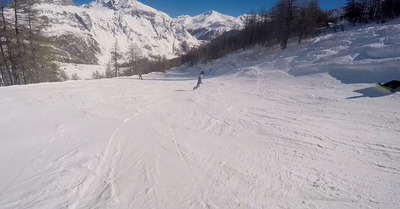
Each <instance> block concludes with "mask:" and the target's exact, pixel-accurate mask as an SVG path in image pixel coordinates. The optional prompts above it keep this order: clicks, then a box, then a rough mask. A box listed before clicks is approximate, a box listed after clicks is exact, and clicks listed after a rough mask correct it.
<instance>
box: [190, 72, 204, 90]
mask: <svg viewBox="0 0 400 209" xmlns="http://www.w3.org/2000/svg"><path fill="white" fill-rule="evenodd" d="M204 74H205V72H204V71H201V72H200V73H199V76H198V77H197V85H196V86H195V87H193V90H196V89H198V88H199V87H200V84H203V83H202V82H201V77H203V75H204Z"/></svg>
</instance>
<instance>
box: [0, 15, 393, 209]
mask: <svg viewBox="0 0 400 209" xmlns="http://www.w3.org/2000/svg"><path fill="white" fill-rule="evenodd" d="M398 34H400V24H399V21H397V22H396V21H392V22H389V23H387V24H385V25H374V24H372V25H366V26H363V27H359V28H347V30H346V31H345V32H343V33H342V32H341V33H337V34H326V35H321V36H320V37H318V38H315V39H313V40H311V41H310V42H309V43H305V44H302V45H300V46H299V45H291V46H289V47H288V49H286V50H284V51H280V52H275V53H273V52H269V51H266V50H265V49H263V48H256V49H253V50H249V51H244V52H241V53H237V54H234V55H231V56H229V57H227V58H224V59H221V60H218V61H216V62H214V63H210V64H208V65H205V66H203V67H202V68H201V69H202V70H204V71H206V77H205V78H204V79H203V83H204V84H203V85H202V86H201V87H200V88H199V89H198V90H197V91H192V90H191V89H192V87H193V86H194V85H195V84H196V82H197V79H196V74H197V73H198V72H199V70H200V69H199V68H189V67H181V68H178V69H175V70H172V71H170V72H168V73H165V74H163V73H154V74H150V75H144V76H143V77H144V80H138V79H137V77H127V78H116V79H104V80H91V81H71V82H64V83H47V84H37V85H28V86H12V87H2V88H0V95H1V97H0V129H1V131H0V143H1V144H0V167H1V172H0V208H2V209H9V208H49V209H51V208H71V209H74V208H123V209H125V208H273V209H274V208H385V209H386V208H389V209H391V208H393V209H395V208H400V93H399V92H397V93H394V94H387V93H385V92H381V91H378V90H377V89H375V88H374V87H373V86H374V82H385V81H388V80H391V79H400V63H399V62H400V37H399V36H398Z"/></svg>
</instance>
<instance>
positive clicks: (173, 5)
mask: <svg viewBox="0 0 400 209" xmlns="http://www.w3.org/2000/svg"><path fill="white" fill-rule="evenodd" d="M72 1H73V2H74V3H75V4H76V5H81V4H87V3H88V2H91V1H94V0H72ZM276 1H277V0H196V1H194V0H139V2H141V3H143V4H146V5H148V6H150V7H153V8H155V9H157V10H160V11H163V12H165V13H167V14H168V15H169V16H171V17H177V16H179V15H190V16H194V15H198V14H202V13H204V12H207V11H210V10H215V11H217V12H220V13H222V14H227V15H231V16H234V17H237V16H239V15H242V14H245V13H249V12H251V11H252V10H254V11H256V12H258V11H259V10H261V9H262V8H265V9H267V10H268V9H269V8H271V7H272V6H273V5H274V4H275V3H276ZM345 2H346V0H319V3H320V6H321V8H322V9H333V8H338V7H341V6H343V5H344V4H345Z"/></svg>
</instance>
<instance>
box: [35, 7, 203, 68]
mask: <svg viewBox="0 0 400 209" xmlns="http://www.w3.org/2000/svg"><path fill="white" fill-rule="evenodd" d="M48 2H50V3H48ZM60 2H64V1H52V0H46V1H44V3H41V4H39V5H38V6H37V7H36V8H37V9H38V11H39V13H40V15H41V16H42V17H46V19H47V21H48V22H49V27H48V28H47V30H46V32H45V34H46V35H48V36H51V37H56V39H57V41H58V42H59V43H60V45H61V47H60V53H61V54H62V55H63V56H64V57H65V60H66V61H69V62H71V61H72V62H75V63H86V64H96V63H100V64H105V63H107V62H108V61H109V57H110V51H111V50H112V48H113V47H114V45H115V42H116V41H117V43H118V48H119V50H120V51H121V52H127V51H128V47H129V45H130V44H131V43H133V44H136V45H137V46H138V48H139V49H140V53H141V54H142V56H145V57H148V58H151V57H156V56H165V57H166V58H172V57H175V56H177V55H180V54H183V53H185V52H187V51H188V50H189V49H190V48H192V47H195V46H198V45H199V44H200V42H199V41H198V40H197V39H196V38H194V37H193V36H191V35H190V34H189V33H188V32H187V31H186V30H184V29H183V27H182V26H181V25H179V24H178V23H177V22H176V21H175V20H174V19H173V18H170V17H169V16H168V15H167V14H165V13H163V12H160V11H157V10H155V9H153V8H151V7H149V6H146V5H144V4H142V3H140V2H138V1H136V0H120V1H114V0H96V1H93V2H91V3H90V4H88V5H83V6H81V7H77V6H71V5H69V4H68V2H64V3H60Z"/></svg>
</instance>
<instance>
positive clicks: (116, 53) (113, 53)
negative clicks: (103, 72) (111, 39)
mask: <svg viewBox="0 0 400 209" xmlns="http://www.w3.org/2000/svg"><path fill="white" fill-rule="evenodd" d="M121 57H122V55H121V53H120V51H119V47H118V41H117V40H115V43H114V46H113V48H112V50H111V60H112V62H113V64H114V72H115V73H114V76H113V77H118V76H119V66H118V61H119V59H121Z"/></svg>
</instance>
